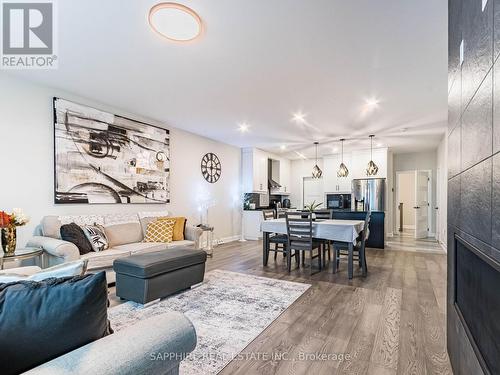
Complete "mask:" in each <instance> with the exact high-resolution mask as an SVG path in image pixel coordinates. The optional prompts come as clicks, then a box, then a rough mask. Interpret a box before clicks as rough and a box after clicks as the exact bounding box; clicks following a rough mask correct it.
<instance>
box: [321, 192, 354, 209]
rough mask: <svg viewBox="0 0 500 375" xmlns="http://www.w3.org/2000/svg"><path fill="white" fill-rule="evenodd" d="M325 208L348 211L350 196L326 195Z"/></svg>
mask: <svg viewBox="0 0 500 375" xmlns="http://www.w3.org/2000/svg"><path fill="white" fill-rule="evenodd" d="M326 208H328V209H332V210H350V209H351V194H327V195H326Z"/></svg>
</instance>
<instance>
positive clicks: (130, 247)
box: [114, 242, 168, 254]
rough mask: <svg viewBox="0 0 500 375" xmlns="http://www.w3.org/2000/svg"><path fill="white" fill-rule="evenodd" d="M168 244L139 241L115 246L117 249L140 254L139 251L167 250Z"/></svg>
mask: <svg viewBox="0 0 500 375" xmlns="http://www.w3.org/2000/svg"><path fill="white" fill-rule="evenodd" d="M167 245H168V244H166V243H162V242H138V243H129V244H126V245H120V246H116V247H114V248H115V249H120V250H123V251H128V252H130V254H138V253H150V252H153V251H161V250H167V249H168V246H167Z"/></svg>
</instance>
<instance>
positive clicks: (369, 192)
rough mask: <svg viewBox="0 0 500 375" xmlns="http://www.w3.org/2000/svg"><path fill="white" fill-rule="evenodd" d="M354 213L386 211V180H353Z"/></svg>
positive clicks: (352, 206)
mask: <svg viewBox="0 0 500 375" xmlns="http://www.w3.org/2000/svg"><path fill="white" fill-rule="evenodd" d="M351 196H352V198H351V208H352V210H353V211H368V210H371V211H385V178H366V179H359V180H358V179H356V180H352V194H351Z"/></svg>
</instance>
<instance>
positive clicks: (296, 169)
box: [290, 159, 326, 208]
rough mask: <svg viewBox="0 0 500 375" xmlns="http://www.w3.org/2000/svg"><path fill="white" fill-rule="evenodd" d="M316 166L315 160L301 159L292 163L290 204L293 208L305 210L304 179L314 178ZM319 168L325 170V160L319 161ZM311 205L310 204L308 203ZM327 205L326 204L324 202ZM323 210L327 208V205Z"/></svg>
mask: <svg viewBox="0 0 500 375" xmlns="http://www.w3.org/2000/svg"><path fill="white" fill-rule="evenodd" d="M315 164H316V160H314V159H299V160H292V162H291V173H290V180H291V187H290V191H291V194H290V203H291V205H292V207H297V208H303V207H304V202H303V188H304V185H303V179H304V177H311V176H312V169H313V167H314V165H315ZM318 167H320V168H321V170H323V159H318ZM306 203H309V202H306ZM324 204H326V202H324ZM322 208H326V206H325V205H323V206H322Z"/></svg>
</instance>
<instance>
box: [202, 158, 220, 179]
mask: <svg viewBox="0 0 500 375" xmlns="http://www.w3.org/2000/svg"><path fill="white" fill-rule="evenodd" d="M221 171H222V168H221V163H220V160H219V158H218V157H217V155H215V154H214V153H212V152H209V153H208V154H206V155H205V156H203V158H202V159H201V174H202V175H203V177H204V178H205V180H207V181H208V182H210V183H211V184H213V183H215V182H217V181H218V180H219V178H220V175H221Z"/></svg>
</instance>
